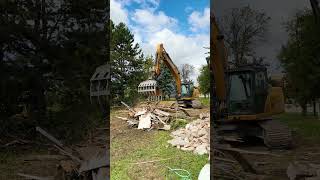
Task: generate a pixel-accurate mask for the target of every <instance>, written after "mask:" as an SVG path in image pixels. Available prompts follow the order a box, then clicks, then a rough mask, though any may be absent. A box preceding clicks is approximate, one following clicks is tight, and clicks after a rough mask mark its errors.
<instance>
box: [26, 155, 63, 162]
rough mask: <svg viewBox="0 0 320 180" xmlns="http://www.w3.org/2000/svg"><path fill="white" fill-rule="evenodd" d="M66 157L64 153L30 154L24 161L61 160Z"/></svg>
mask: <svg viewBox="0 0 320 180" xmlns="http://www.w3.org/2000/svg"><path fill="white" fill-rule="evenodd" d="M63 159H66V157H65V156H63V155H49V154H48V155H29V156H26V157H24V158H23V161H56V160H58V161H60V160H63Z"/></svg>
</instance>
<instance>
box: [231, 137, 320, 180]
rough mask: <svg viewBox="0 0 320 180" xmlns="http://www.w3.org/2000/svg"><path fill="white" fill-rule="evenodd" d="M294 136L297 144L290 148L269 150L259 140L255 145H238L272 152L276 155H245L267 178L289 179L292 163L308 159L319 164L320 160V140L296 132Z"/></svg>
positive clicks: (243, 147)
mask: <svg viewBox="0 0 320 180" xmlns="http://www.w3.org/2000/svg"><path fill="white" fill-rule="evenodd" d="M293 138H294V144H295V145H294V147H293V148H292V149H289V150H268V149H267V148H266V147H264V146H263V145H262V142H257V144H255V145H252V144H251V145H250V144H243V145H238V146H236V147H238V148H241V149H245V150H252V151H262V152H270V153H272V154H273V155H275V156H270V155H245V157H246V158H247V160H248V161H249V162H250V163H251V165H253V166H254V167H255V169H256V170H257V171H258V173H259V174H261V175H264V176H265V177H266V178H265V179H270V180H273V179H276V180H285V179H286V180H287V179H288V177H287V174H286V170H287V167H288V166H289V164H290V163H292V162H294V161H300V162H301V161H307V162H309V163H315V164H318V163H319V160H320V141H318V142H314V141H313V140H308V139H305V138H301V136H299V135H298V134H294V136H293Z"/></svg>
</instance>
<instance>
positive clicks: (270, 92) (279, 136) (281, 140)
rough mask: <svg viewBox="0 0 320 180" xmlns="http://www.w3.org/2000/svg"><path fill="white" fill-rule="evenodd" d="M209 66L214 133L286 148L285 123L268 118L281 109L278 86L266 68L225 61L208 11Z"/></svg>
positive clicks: (288, 140) (289, 141) (288, 133)
mask: <svg viewBox="0 0 320 180" xmlns="http://www.w3.org/2000/svg"><path fill="white" fill-rule="evenodd" d="M211 18H212V19H211V25H212V31H211V33H212V34H211V42H210V43H211V51H210V56H211V58H210V63H209V64H210V69H211V72H212V76H213V78H212V79H213V81H214V88H212V91H211V93H210V94H211V95H212V96H211V97H212V99H211V100H210V101H211V110H210V111H211V117H212V118H213V119H212V121H213V122H214V125H215V130H216V132H217V134H220V135H221V137H225V139H235V137H236V139H239V138H240V139H242V140H243V139H248V138H247V137H257V138H261V139H262V140H263V141H264V143H265V145H266V146H267V147H269V148H288V147H290V146H291V144H292V137H291V136H292V135H291V131H290V130H289V128H288V127H287V126H285V125H284V124H282V123H280V122H279V121H277V120H274V119H272V116H273V115H276V114H280V113H282V112H284V95H283V91H282V87H281V86H279V84H281V83H276V84H277V85H272V84H271V83H270V82H269V80H268V75H267V68H266V67H265V66H263V65H258V64H250V65H243V66H238V67H234V68H231V67H230V66H228V62H227V57H228V56H227V51H226V48H225V45H224V37H223V35H221V34H220V32H219V29H218V25H217V23H216V20H215V17H214V15H211Z"/></svg>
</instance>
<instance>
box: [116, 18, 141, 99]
mask: <svg viewBox="0 0 320 180" xmlns="http://www.w3.org/2000/svg"><path fill="white" fill-rule="evenodd" d="M110 58H111V93H112V95H113V103H119V102H120V101H126V102H128V103H132V102H134V100H136V99H137V97H138V96H137V95H136V94H137V87H138V85H139V83H140V82H141V81H143V80H145V79H144V78H145V71H144V62H145V61H144V60H145V58H144V55H143V53H142V52H141V49H140V47H139V44H137V43H134V35H133V34H132V33H131V32H130V30H129V29H128V27H127V26H126V25H125V24H124V23H120V24H118V25H114V24H113V23H111V44H110Z"/></svg>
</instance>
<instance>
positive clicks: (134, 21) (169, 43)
mask: <svg viewBox="0 0 320 180" xmlns="http://www.w3.org/2000/svg"><path fill="white" fill-rule="evenodd" d="M131 3H140V4H141V5H140V8H139V9H136V10H133V11H128V10H127V9H126V6H128V5H130V4H131ZM146 5H150V6H153V7H158V5H159V0H121V1H120V0H111V9H110V11H111V19H112V20H113V21H114V22H115V23H119V22H124V23H126V24H127V26H128V27H129V29H130V30H131V32H132V33H133V34H134V38H135V43H139V44H140V47H141V48H142V51H143V52H144V54H145V55H153V56H154V54H155V52H156V46H157V44H159V43H163V44H164V48H165V49H166V51H167V52H168V53H169V55H170V57H171V58H172V60H173V61H174V63H175V64H176V65H177V67H180V66H181V65H182V64H186V63H188V64H191V65H193V66H194V67H195V73H194V75H193V76H192V80H193V81H194V82H195V83H197V76H198V75H199V70H200V67H201V66H202V65H203V64H206V59H205V58H206V57H207V56H208V54H206V53H207V52H208V49H205V48H204V47H209V40H210V38H209V33H207V34H203V33H200V32H201V31H195V32H194V33H193V35H190V34H187V35H185V34H182V33H179V29H178V28H179V21H178V20H177V19H175V18H173V17H170V16H168V15H166V14H165V13H164V12H162V11H156V10H155V9H152V8H143V7H144V6H146ZM189 9H190V8H189ZM209 15H210V11H209V8H206V9H205V10H204V11H203V13H199V12H196V11H194V12H193V13H192V14H191V15H190V16H189V19H188V20H189V23H190V25H191V26H192V27H197V29H196V30H198V29H199V28H202V29H204V28H208V29H209ZM128 17H129V18H128ZM206 17H208V19H206Z"/></svg>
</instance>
